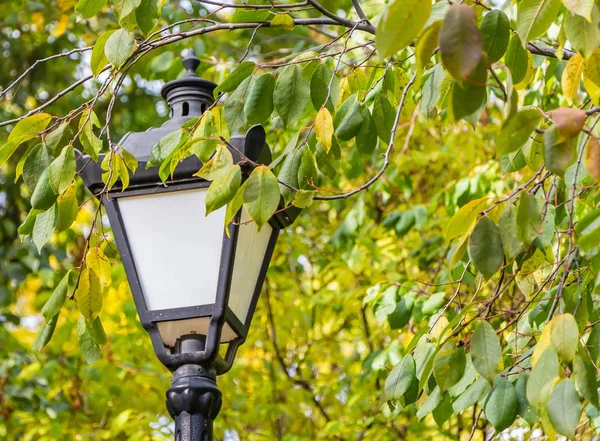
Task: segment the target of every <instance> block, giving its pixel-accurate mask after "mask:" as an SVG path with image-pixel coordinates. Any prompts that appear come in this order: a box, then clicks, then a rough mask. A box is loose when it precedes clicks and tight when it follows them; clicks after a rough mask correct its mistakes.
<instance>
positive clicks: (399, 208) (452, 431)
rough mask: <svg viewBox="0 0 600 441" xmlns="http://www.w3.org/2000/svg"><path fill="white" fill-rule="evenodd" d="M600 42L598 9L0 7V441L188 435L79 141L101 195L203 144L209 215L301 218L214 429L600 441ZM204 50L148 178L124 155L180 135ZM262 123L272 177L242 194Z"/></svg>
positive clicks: (372, 3) (184, 4)
mask: <svg viewBox="0 0 600 441" xmlns="http://www.w3.org/2000/svg"><path fill="white" fill-rule="evenodd" d="M599 26H600V4H599V3H598V2H597V1H594V0H519V1H511V0H505V1H500V0H465V1H462V2H459V1H454V2H451V1H448V0H440V1H430V0H425V1H424V0H391V1H384V0H364V1H359V0H352V1H350V0H323V1H317V0H304V1H296V2H283V1H275V0H273V1H272V2H271V1H248V2H242V1H235V2H234V1H231V2H222V1H217V0H179V1H176V0H173V1H166V0H44V1H32V2H21V1H17V0H5V1H4V2H2V10H1V12H0V31H1V35H2V38H1V39H0V43H1V46H2V50H3V53H2V55H3V69H2V70H1V71H0V102H1V103H2V105H0V325H1V326H0V438H3V439H9V440H21V439H24V440H41V441H43V440H55V439H114V440H121V439H122V440H146V439H170V438H171V437H172V433H171V431H172V427H171V424H170V419H169V418H168V415H167V413H166V410H165V409H164V392H165V390H166V389H167V388H168V382H169V377H168V374H167V372H166V371H165V369H164V368H163V367H162V366H161V365H160V364H159V363H158V361H156V360H155V357H154V354H153V351H152V349H151V345H150V342H149V339H148V337H147V335H146V333H145V332H144V330H143V329H142V328H141V326H140V325H139V321H138V319H137V315H136V311H135V307H134V305H133V302H132V300H131V294H130V292H129V287H128V284H127V280H126V277H125V273H124V270H123V266H122V264H121V262H120V258H119V253H118V250H117V249H116V247H115V243H114V237H113V235H112V232H111V230H110V225H108V223H107V221H106V218H105V216H104V213H103V209H102V207H101V206H100V205H99V204H98V202H97V200H96V198H95V196H98V195H92V194H91V193H90V192H89V191H88V190H87V189H86V188H85V186H84V185H83V183H82V182H81V179H79V177H78V174H77V171H76V165H75V162H76V158H77V155H78V152H84V153H85V154H88V155H90V156H91V157H92V158H94V159H97V158H98V155H99V154H106V155H107V156H106V158H107V159H106V160H105V161H103V168H104V170H105V171H106V173H105V184H106V187H105V189H104V190H103V191H107V190H108V189H110V188H112V187H113V186H114V185H115V184H116V183H117V182H120V183H121V185H123V186H124V187H126V186H127V183H128V181H129V175H130V173H131V172H134V171H135V170H136V169H137V167H138V166H140V167H146V165H148V166H158V167H160V175H161V178H162V179H163V180H164V181H168V180H169V178H170V176H171V175H172V173H173V170H174V169H175V167H176V166H177V164H178V163H179V162H180V161H182V160H183V159H184V158H186V157H189V156H191V155H196V156H197V157H198V158H199V159H200V160H201V161H202V163H203V165H202V168H201V169H200V170H198V174H199V176H202V177H206V178H207V179H209V180H211V181H213V183H212V184H211V187H210V193H211V197H210V198H207V210H208V211H213V210H216V209H218V208H221V207H224V206H227V207H228V212H229V213H230V214H234V213H236V212H237V211H239V209H240V208H241V207H242V206H244V207H245V209H246V210H247V211H248V213H249V215H250V217H251V218H252V221H253V222H254V223H255V224H256V227H257V228H260V227H261V226H262V225H263V224H264V223H265V221H266V220H267V219H269V218H270V217H271V216H272V214H273V213H274V212H275V210H276V209H277V206H276V205H274V204H269V203H257V200H262V201H272V200H277V199H281V200H282V201H283V203H284V204H285V206H286V207H291V206H294V207H299V208H302V213H301V215H300V217H299V218H298V219H297V221H296V223H295V224H294V225H292V226H291V227H288V228H287V229H286V230H285V231H284V232H283V233H282V234H281V237H280V239H279V242H278V245H277V248H276V251H275V255H274V257H273V261H272V264H271V267H270V269H269V272H268V275H267V280H266V282H265V286H264V289H263V292H262V296H261V299H260V301H259V305H258V310H257V313H256V316H255V318H254V320H253V325H252V328H251V331H250V335H249V338H248V341H247V342H246V343H245V345H244V346H243V347H242V348H241V350H240V352H239V354H238V356H237V358H236V362H235V363H234V368H233V369H232V370H231V372H230V373H228V374H227V375H224V376H222V377H220V378H219V385H220V387H221V388H222V390H223V396H224V406H223V410H222V412H221V414H220V416H219V419H218V420H217V422H216V432H217V436H218V438H219V439H224V440H235V439H241V440H250V441H254V440H256V441H259V440H261V441H262V440H285V441H296V440H298V441H300V440H312V439H334V440H350V441H354V440H355V441H361V440H366V439H373V440H382V441H385V440H399V439H400V440H417V439H418V440H426V439H431V440H437V439H456V440H465V439H468V440H484V439H486V440H487V439H492V437H493V436H497V435H498V434H500V433H504V435H503V436H506V437H511V436H512V437H514V439H555V438H556V437H557V436H560V435H562V436H565V437H567V438H570V439H581V440H586V439H592V437H593V436H594V435H597V434H598V430H599V429H598V427H599V424H600V420H599V417H600V413H599V409H600V402H599V398H598V369H597V368H598V363H599V362H600V326H599V324H600V311H599V307H598V301H599V300H600V297H599V295H600V276H599V275H598V271H599V270H600V208H598V199H599V192H598V185H597V182H598V181H599V180H600V144H599V134H600V129H599V128H598V127H597V122H598V119H600V30H599ZM189 48H193V49H194V50H195V52H196V54H197V55H198V57H199V58H200V59H201V65H200V68H199V70H198V74H199V75H200V76H202V77H203V78H206V79H208V80H211V81H214V82H215V83H217V84H218V85H219V86H218V88H217V90H216V91H215V104H214V105H212V106H211V107H210V108H209V109H207V110H206V112H205V113H204V114H203V115H202V116H201V117H197V118H194V119H191V120H190V121H188V122H187V123H186V124H184V125H183V126H182V127H181V129H179V130H177V131H175V132H174V133H173V134H171V135H168V137H167V138H164V139H163V140H161V141H160V142H159V143H158V144H157V146H155V147H154V149H153V151H152V155H151V158H150V160H149V162H148V164H138V163H137V161H136V160H135V158H133V157H132V155H131V154H130V153H129V152H127V151H126V150H125V149H123V148H122V147H121V146H120V145H119V140H120V139H121V137H122V136H123V135H124V134H125V133H127V132H129V131H144V130H146V129H148V128H149V127H153V126H154V127H155V126H158V125H160V124H161V123H162V122H163V121H164V120H165V119H167V118H168V107H167V106H166V103H164V101H162V99H161V98H160V97H159V93H158V92H159V90H160V86H161V85H162V84H163V83H164V82H165V81H169V80H172V79H174V78H177V77H178V76H180V75H183V69H182V67H181V63H180V59H181V58H182V54H183V52H184V50H186V49H189ZM254 124H263V125H264V126H265V129H266V132H267V140H268V143H269V145H270V147H271V149H272V151H273V162H272V163H270V164H264V165H260V164H250V166H251V167H252V168H253V171H252V173H251V175H250V177H249V178H248V179H247V180H246V181H244V182H242V180H241V179H240V178H239V173H238V169H239V164H235V163H234V161H233V158H232V155H231V153H230V150H229V148H230V147H231V146H230V145H229V144H228V140H229V139H230V136H231V134H232V133H234V132H236V131H240V132H244V131H245V130H246V129H247V128H248V127H250V126H251V125H254ZM245 165H246V166H247V165H248V164H245ZM257 194H258V195H260V196H261V197H260V198H257V197H256V195H257ZM251 196H252V197H251ZM230 220H231V217H229V218H228V219H227V221H226V223H229V221H230ZM502 439H508V438H502Z"/></svg>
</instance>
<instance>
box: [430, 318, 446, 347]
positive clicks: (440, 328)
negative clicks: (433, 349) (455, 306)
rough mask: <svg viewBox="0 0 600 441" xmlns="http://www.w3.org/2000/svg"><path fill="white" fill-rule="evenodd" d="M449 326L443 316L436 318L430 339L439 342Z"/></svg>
mask: <svg viewBox="0 0 600 441" xmlns="http://www.w3.org/2000/svg"><path fill="white" fill-rule="evenodd" d="M449 324H450V322H449V321H448V319H447V318H446V317H444V316H443V315H442V316H440V318H438V319H437V321H436V322H435V325H434V326H433V329H432V330H431V337H432V338H433V339H434V340H437V341H441V340H442V338H443V337H444V334H445V332H444V331H445V330H446V328H447V327H448V325H449Z"/></svg>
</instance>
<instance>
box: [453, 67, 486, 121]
mask: <svg viewBox="0 0 600 441" xmlns="http://www.w3.org/2000/svg"><path fill="white" fill-rule="evenodd" d="M487 72H488V61H487V58H486V57H485V56H483V57H482V58H481V61H480V62H479V65H478V66H477V67H476V68H475V70H474V71H472V72H471V73H470V74H469V75H468V76H467V78H466V81H463V82H458V81H455V82H454V83H453V84H452V89H451V92H450V102H451V103H452V106H451V109H452V114H453V115H454V118H455V119H456V120H459V119H461V118H465V119H467V118H468V117H469V116H471V115H473V114H477V120H478V119H479V114H480V113H481V111H479V110H480V109H483V107H484V106H485V104H486V102H487V87H486V84H487ZM478 111H479V112H478Z"/></svg>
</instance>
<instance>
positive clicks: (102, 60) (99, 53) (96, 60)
mask: <svg viewBox="0 0 600 441" xmlns="http://www.w3.org/2000/svg"><path fill="white" fill-rule="evenodd" d="M114 32H115V31H108V32H105V33H104V34H102V35H100V37H98V39H97V40H96V43H95V44H94V48H93V49H92V57H91V59H90V67H91V68H92V73H93V74H94V76H98V75H99V74H100V72H102V69H104V66H106V65H107V64H108V58H106V54H105V53H104V49H105V47H106V42H107V41H108V38H109V37H110V36H111V35H112V34H113V33H114Z"/></svg>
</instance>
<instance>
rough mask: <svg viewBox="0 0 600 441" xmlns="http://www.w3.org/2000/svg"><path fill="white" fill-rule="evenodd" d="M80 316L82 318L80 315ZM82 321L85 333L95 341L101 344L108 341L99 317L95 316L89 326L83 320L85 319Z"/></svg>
mask: <svg viewBox="0 0 600 441" xmlns="http://www.w3.org/2000/svg"><path fill="white" fill-rule="evenodd" d="M80 317H81V318H83V317H82V316H80ZM82 321H83V323H85V327H86V330H87V333H88V334H89V335H90V337H91V338H92V340H94V342H95V343H97V344H98V345H101V346H102V345H105V344H106V343H107V342H108V339H107V338H106V332H104V326H102V322H101V321H100V317H96V319H95V320H94V323H92V325H91V326H90V324H89V323H88V322H87V321H85V319H84V320H82Z"/></svg>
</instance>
